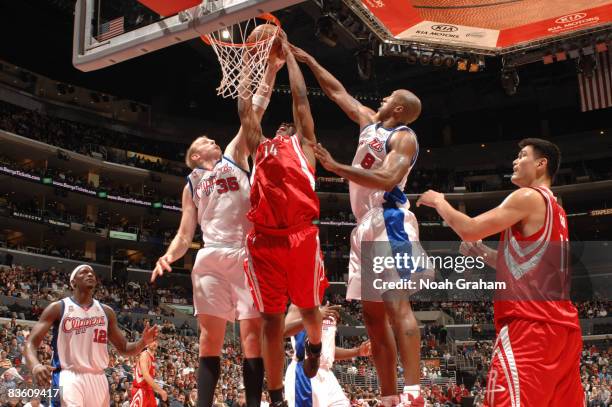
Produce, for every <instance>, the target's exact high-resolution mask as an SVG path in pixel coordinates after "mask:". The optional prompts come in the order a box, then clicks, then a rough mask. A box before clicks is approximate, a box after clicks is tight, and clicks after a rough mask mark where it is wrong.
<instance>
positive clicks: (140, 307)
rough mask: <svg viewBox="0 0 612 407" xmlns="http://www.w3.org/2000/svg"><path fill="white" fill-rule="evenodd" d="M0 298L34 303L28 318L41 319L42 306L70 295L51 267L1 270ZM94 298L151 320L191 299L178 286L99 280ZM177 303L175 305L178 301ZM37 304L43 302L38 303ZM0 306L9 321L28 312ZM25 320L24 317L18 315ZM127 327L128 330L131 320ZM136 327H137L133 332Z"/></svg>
mask: <svg viewBox="0 0 612 407" xmlns="http://www.w3.org/2000/svg"><path fill="white" fill-rule="evenodd" d="M0 269H1V270H2V272H1V273H0V296H6V297H12V298H17V299H25V300H31V301H34V302H35V305H34V307H33V308H31V314H29V315H30V316H34V317H36V316H38V315H40V312H41V311H42V310H41V306H42V305H43V303H46V302H52V301H57V300H58V299H60V298H63V297H64V296H66V295H67V293H69V292H70V287H69V285H68V280H69V273H68V272H67V271H65V270H63V269H58V268H56V267H50V268H49V269H47V270H40V269H38V268H36V267H32V266H20V265H12V266H0ZM96 298H97V299H98V300H99V301H100V302H102V303H104V304H107V305H109V306H110V307H112V308H113V309H114V310H115V311H117V312H129V313H136V314H148V315H152V316H162V317H170V316H173V312H172V311H171V310H170V309H168V308H166V307H164V306H163V305H164V304H166V303H172V304H176V303H180V304H190V303H191V300H192V297H191V293H190V292H188V289H187V288H185V287H182V286H179V285H172V286H170V287H167V288H166V287H164V288H161V287H155V286H152V285H150V284H148V283H140V282H138V281H130V282H127V283H126V282H124V281H120V280H116V279H115V280H109V279H104V278H101V279H100V283H99V284H98V288H97V289H96ZM178 299H180V301H178V302H177V300H178ZM38 300H42V301H41V302H40V303H38ZM12 307H13V308H11V306H6V305H3V304H0V317H9V316H12V315H13V313H15V312H16V311H15V310H19V313H21V312H23V311H24V310H28V309H30V308H28V307H25V308H24V307H23V306H21V307H20V306H19V305H16V307H18V308H15V305H13V306H12ZM20 317H24V318H21V319H26V318H27V317H26V314H23V315H20ZM127 321H130V322H129V323H128V324H127V325H129V326H131V319H128V320H127ZM138 327H139V326H138V325H136V328H138Z"/></svg>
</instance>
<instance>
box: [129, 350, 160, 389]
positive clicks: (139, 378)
mask: <svg viewBox="0 0 612 407" xmlns="http://www.w3.org/2000/svg"><path fill="white" fill-rule="evenodd" d="M144 353H146V354H147V355H148V356H149V359H150V360H151V364H150V365H149V374H150V375H151V377H152V378H155V356H153V355H151V352H149V351H148V350H145V351H144ZM132 387H134V388H136V389H143V390H150V391H153V388H152V387H151V386H150V385H149V383H147V382H146V381H145V379H144V376H143V375H142V369H141V368H140V359H139V360H138V363H136V377H135V378H134V383H132Z"/></svg>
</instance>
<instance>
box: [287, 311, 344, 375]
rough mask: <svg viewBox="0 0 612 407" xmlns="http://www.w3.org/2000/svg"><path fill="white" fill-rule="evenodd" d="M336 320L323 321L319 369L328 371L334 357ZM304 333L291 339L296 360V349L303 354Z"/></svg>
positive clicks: (326, 319) (327, 319)
mask: <svg viewBox="0 0 612 407" xmlns="http://www.w3.org/2000/svg"><path fill="white" fill-rule="evenodd" d="M336 330H337V327H336V319H335V318H333V317H330V318H325V319H324V320H323V332H322V335H321V358H320V359H319V367H321V368H323V369H327V370H330V369H331V368H332V365H333V364H334V359H335V357H336ZM305 339H306V331H301V332H300V333H299V334H298V335H296V336H293V337H292V338H291V345H292V346H293V354H294V358H295V359H296V360H297V358H298V357H297V353H298V348H300V349H299V350H300V351H302V352H303V348H304V341H305Z"/></svg>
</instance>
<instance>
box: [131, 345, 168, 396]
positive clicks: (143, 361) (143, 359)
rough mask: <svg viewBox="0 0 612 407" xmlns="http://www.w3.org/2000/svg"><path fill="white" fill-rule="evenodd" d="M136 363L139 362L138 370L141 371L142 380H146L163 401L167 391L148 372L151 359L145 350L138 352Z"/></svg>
mask: <svg viewBox="0 0 612 407" xmlns="http://www.w3.org/2000/svg"><path fill="white" fill-rule="evenodd" d="M138 363H139V364H140V371H141V372H142V378H143V379H144V381H145V382H147V384H148V385H149V386H151V388H152V389H153V391H154V392H155V393H157V394H159V395H160V397H161V398H162V400H163V401H166V400H167V399H168V393H166V391H165V390H164V389H162V388H161V386H160V385H159V384H157V383H156V382H155V380H153V378H152V377H151V374H150V373H149V368H150V367H151V359H150V358H149V356H148V355H147V354H146V353H145V352H142V353H141V354H140V358H139V359H138Z"/></svg>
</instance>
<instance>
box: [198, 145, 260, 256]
mask: <svg viewBox="0 0 612 407" xmlns="http://www.w3.org/2000/svg"><path fill="white" fill-rule="evenodd" d="M187 181H188V184H189V188H190V190H191V195H192V198H193V203H194V204H195V206H196V208H197V209H198V223H199V224H200V228H201V229H202V240H203V241H204V244H205V245H209V246H210V245H219V246H223V247H225V246H227V247H242V246H243V245H244V242H245V236H246V234H247V232H248V231H249V230H250V229H251V223H250V222H249V221H248V219H247V217H246V214H247V212H248V211H249V208H250V203H249V193H250V189H251V187H250V183H249V173H248V172H247V171H246V170H244V169H242V168H240V167H239V166H238V165H237V164H236V163H235V162H234V161H233V160H232V159H231V158H229V157H227V156H225V155H224V156H223V157H222V158H221V160H219V161H218V162H217V163H216V164H215V166H214V167H213V169H212V170H206V169H203V168H196V169H195V170H193V171H192V172H191V174H189V176H188V177H187Z"/></svg>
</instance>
